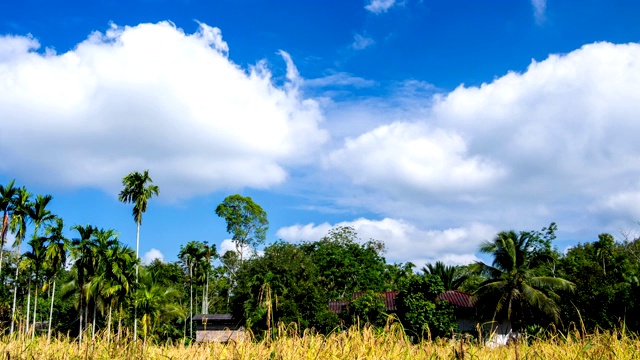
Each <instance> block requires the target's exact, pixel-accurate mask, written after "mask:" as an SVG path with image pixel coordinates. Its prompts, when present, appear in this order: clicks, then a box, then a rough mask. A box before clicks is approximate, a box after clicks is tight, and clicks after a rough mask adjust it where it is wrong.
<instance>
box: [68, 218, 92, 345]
mask: <svg viewBox="0 0 640 360" xmlns="http://www.w3.org/2000/svg"><path fill="white" fill-rule="evenodd" d="M71 229H72V230H75V231H77V232H78V235H79V236H80V237H78V238H74V239H72V240H71V255H72V257H73V258H74V260H75V261H74V263H73V266H74V267H75V268H76V270H77V284H76V286H77V288H78V290H79V294H80V296H79V300H78V310H79V321H78V323H79V332H78V336H79V341H80V342H82V333H83V326H84V323H83V320H84V321H86V318H87V314H88V311H89V310H88V305H86V306H85V308H84V309H83V306H82V305H83V302H85V303H86V284H87V282H88V279H90V278H91V276H92V275H93V269H94V268H93V265H94V263H93V261H92V258H91V255H92V252H93V235H94V234H95V232H96V231H97V229H96V228H94V227H93V226H91V225H86V226H80V225H76V226H74V227H72V228H71ZM83 312H84V315H83Z"/></svg>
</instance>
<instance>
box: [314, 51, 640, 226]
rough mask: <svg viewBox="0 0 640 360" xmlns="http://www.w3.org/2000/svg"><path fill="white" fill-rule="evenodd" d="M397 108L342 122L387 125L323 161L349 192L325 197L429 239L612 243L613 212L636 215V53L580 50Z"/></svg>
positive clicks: (639, 70)
mask: <svg viewBox="0 0 640 360" xmlns="http://www.w3.org/2000/svg"><path fill="white" fill-rule="evenodd" d="M406 96H407V101H406V102H405V103H401V104H402V109H403V111H398V109H397V107H396V106H395V105H388V106H387V107H385V105H380V103H381V102H384V101H385V99H372V100H371V101H370V103H374V102H377V103H378V105H376V106H375V107H374V110H370V109H369V110H367V109H365V107H364V106H360V104H354V105H353V107H352V108H351V113H350V114H349V112H348V111H347V110H344V111H343V113H345V114H349V115H350V116H349V117H351V118H353V119H356V120H357V119H360V118H361V117H362V114H371V113H372V112H375V113H376V114H375V115H374V116H373V118H372V119H385V118H386V119H387V123H377V125H376V126H375V127H374V128H371V129H366V128H365V127H364V126H363V127H362V128H364V131H363V132H361V133H359V134H357V135H355V136H354V135H347V138H346V139H345V140H344V142H343V143H342V145H341V146H340V147H339V148H337V149H335V150H333V151H332V152H331V153H330V154H328V155H327V156H326V158H325V162H324V164H325V166H326V171H325V172H324V174H325V176H326V177H330V176H331V177H333V178H336V179H337V180H335V181H336V182H337V184H340V181H341V178H340V177H339V176H340V175H341V176H344V177H345V178H346V179H347V180H348V181H350V183H351V186H338V185H334V186H333V188H334V189H336V190H335V191H336V192H339V195H337V196H336V198H337V200H336V201H337V202H338V204H340V205H341V206H344V207H349V208H354V207H355V208H358V207H360V208H361V209H366V210H367V211H370V212H375V213H376V214H378V215H379V216H388V217H393V218H403V219H406V220H407V221H410V222H411V223H414V224H418V223H420V224H421V226H424V227H429V228H447V227H453V228H457V227H459V224H467V223H472V222H479V223H483V224H491V225H492V226H495V227H497V228H500V229H505V230H507V229H514V228H515V229H516V230H532V229H540V228H541V227H543V226H546V225H548V224H549V223H550V222H551V221H557V222H558V223H559V226H560V229H561V230H565V231H568V232H573V233H574V234H576V233H580V234H587V233H588V234H593V233H596V234H597V232H602V231H611V229H608V228H606V226H609V225H610V224H609V225H607V224H608V223H607V222H608V221H609V220H610V219H611V217H613V216H622V215H621V214H620V213H619V212H618V210H615V211H614V208H615V209H625V210H622V211H623V212H624V213H625V214H627V215H626V216H625V218H626V217H627V216H635V215H634V214H636V213H640V212H639V210H638V209H636V207H633V206H631V205H630V204H629V203H630V202H631V203H632V201H631V200H629V199H635V197H634V196H631V195H629V194H635V193H636V192H637V186H638V182H637V179H638V178H640V170H638V169H640V150H639V149H640V148H639V147H638V142H637V139H636V136H635V135H636V134H638V133H640V122H639V121H638V114H640V45H639V44H633V43H632V44H624V45H614V44H610V43H596V44H591V45H586V46H584V47H582V48H580V49H578V50H575V51H573V52H570V53H568V54H565V55H551V56H550V57H549V58H548V59H546V60H544V61H541V62H536V61H533V62H532V63H531V65H530V66H529V67H528V68H527V69H526V71H524V72H523V73H516V72H510V73H508V74H506V75H504V76H502V77H498V78H496V79H495V80H493V81H492V82H490V83H485V84H482V85H481V86H477V87H475V86H471V87H466V86H464V85H461V86H460V87H458V88H457V89H455V90H454V91H452V92H450V93H448V94H439V95H435V96H427V97H425V96H424V95H420V94H418V95H417V96H413V95H412V94H410V93H407V95H406ZM392 100H393V101H395V102H394V104H397V103H398V102H397V101H396V99H392ZM388 101H389V100H387V102H388ZM331 116H332V115H328V122H329V125H328V126H329V127H330V128H331V126H332V125H331V124H332V123H334V122H335V124H338V122H337V121H336V120H335V119H333V118H332V117H331ZM347 118H348V117H342V118H340V121H344V119H347ZM376 121H378V120H376ZM342 126H344V127H348V126H350V125H349V124H348V123H347V124H345V125H342ZM352 129H356V130H357V129H358V127H357V126H352ZM336 170H337V171H336ZM621 194H622V195H621ZM625 204H626V205H625ZM616 229H617V228H616V227H614V228H613V231H616ZM579 236H583V235H579ZM589 236H591V235H589Z"/></svg>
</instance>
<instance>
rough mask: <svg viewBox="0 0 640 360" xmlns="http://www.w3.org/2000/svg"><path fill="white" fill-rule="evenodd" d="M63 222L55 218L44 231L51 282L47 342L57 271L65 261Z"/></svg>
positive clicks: (49, 338) (66, 241)
mask: <svg viewBox="0 0 640 360" xmlns="http://www.w3.org/2000/svg"><path fill="white" fill-rule="evenodd" d="M63 231H64V222H63V221H62V219H61V218H56V222H55V225H51V226H49V227H47V230H46V233H47V235H48V238H47V247H46V255H45V256H46V260H47V263H48V264H47V265H48V272H49V274H48V275H49V279H50V282H51V283H52V284H53V289H52V292H51V306H50V307H49V328H48V329H47V343H48V342H49V341H50V340H51V321H52V319H53V301H54V299H55V297H56V280H57V278H58V272H59V271H60V269H61V268H62V267H64V264H65V263H66V261H67V246H68V240H67V238H65V237H64V235H63V234H62V232H63Z"/></svg>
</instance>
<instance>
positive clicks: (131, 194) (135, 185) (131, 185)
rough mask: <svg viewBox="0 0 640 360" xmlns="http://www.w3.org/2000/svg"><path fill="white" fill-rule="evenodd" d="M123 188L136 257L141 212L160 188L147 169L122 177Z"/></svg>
mask: <svg viewBox="0 0 640 360" xmlns="http://www.w3.org/2000/svg"><path fill="white" fill-rule="evenodd" d="M122 186H124V189H122V191H121V192H120V195H119V197H118V198H119V200H120V201H122V202H124V203H133V204H134V205H133V212H132V214H133V219H134V220H135V222H136V258H139V257H140V254H139V251H140V225H141V224H142V214H144V213H145V212H146V211H147V203H148V201H149V199H151V198H152V197H153V196H158V195H159V194H160V188H159V187H158V186H157V185H154V184H153V180H151V177H149V170H145V171H144V172H143V173H139V172H137V171H135V172H132V173H130V174H128V175H127V176H125V177H124V178H123V179H122ZM137 278H138V265H136V279H137ZM137 335H138V318H137V307H135V308H134V322H133V338H134V339H136V338H137Z"/></svg>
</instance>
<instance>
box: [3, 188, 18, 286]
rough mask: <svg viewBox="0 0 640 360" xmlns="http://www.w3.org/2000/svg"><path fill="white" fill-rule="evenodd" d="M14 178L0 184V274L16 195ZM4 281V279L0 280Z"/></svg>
mask: <svg viewBox="0 0 640 360" xmlns="http://www.w3.org/2000/svg"><path fill="white" fill-rule="evenodd" d="M14 184H15V180H11V181H9V183H8V184H7V186H3V185H0V209H1V210H2V230H1V232H0V276H2V275H1V274H2V262H3V255H4V243H5V241H6V240H7V232H8V230H9V218H10V214H11V211H12V210H13V207H14V206H13V203H14V201H15V197H16V196H17V195H18V188H16V187H14V186H13V185H14ZM2 283H4V281H2Z"/></svg>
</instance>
